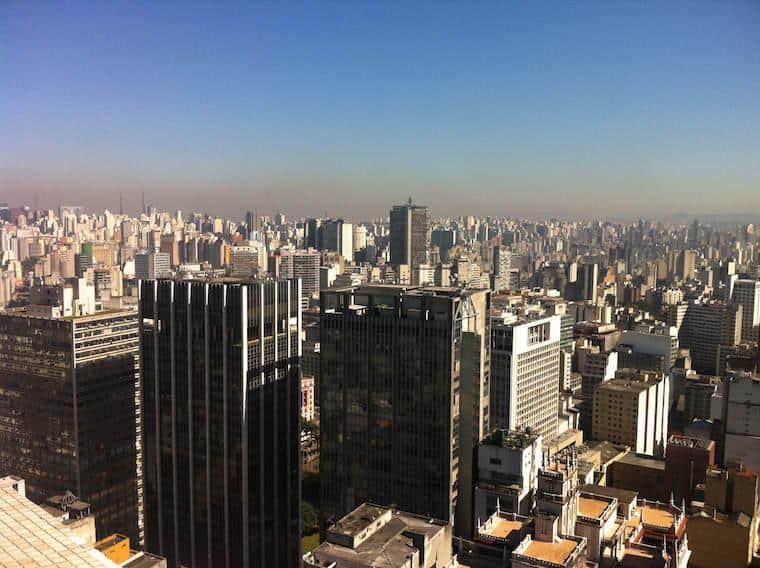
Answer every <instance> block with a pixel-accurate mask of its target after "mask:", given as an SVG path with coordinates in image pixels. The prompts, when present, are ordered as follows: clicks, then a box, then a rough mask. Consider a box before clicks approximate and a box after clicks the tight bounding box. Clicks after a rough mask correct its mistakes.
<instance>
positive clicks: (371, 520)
mask: <svg viewBox="0 0 760 568" xmlns="http://www.w3.org/2000/svg"><path fill="white" fill-rule="evenodd" d="M451 551H452V548H451V526H450V525H449V524H447V523H445V522H443V521H436V520H433V519H429V518H427V517H421V516H418V515H411V514H409V513H404V512H401V511H394V510H392V509H390V508H388V507H380V506H377V505H371V504H368V503H364V504H362V505H360V506H359V507H357V508H356V509H354V510H353V511H352V512H350V513H349V514H348V515H346V516H344V517H343V518H341V519H340V520H339V521H338V522H337V523H335V524H334V525H332V526H331V527H330V528H329V529H328V530H327V538H326V540H325V542H323V543H322V544H320V545H319V546H318V547H317V548H316V549H315V550H313V551H312V552H309V553H307V554H305V555H304V557H303V564H304V566H305V567H306V568H365V567H366V568H370V567H371V568H449V567H453V566H454V559H453V557H452V553H451Z"/></svg>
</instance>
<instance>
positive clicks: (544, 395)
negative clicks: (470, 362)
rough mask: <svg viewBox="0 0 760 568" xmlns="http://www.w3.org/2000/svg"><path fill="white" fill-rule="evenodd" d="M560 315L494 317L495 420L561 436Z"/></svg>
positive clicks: (513, 427)
mask: <svg viewBox="0 0 760 568" xmlns="http://www.w3.org/2000/svg"><path fill="white" fill-rule="evenodd" d="M561 319H562V318H561V316H549V317H543V318H539V319H532V320H531V319H529V320H524V319H515V320H513V321H506V320H504V319H495V320H494V321H493V322H492V327H491V421H492V425H493V426H494V427H499V428H504V429H509V430H517V429H522V428H527V427H529V428H531V430H532V431H533V432H534V433H537V434H540V435H541V436H543V439H544V440H545V441H546V442H549V441H551V440H553V439H554V438H555V437H556V436H557V424H558V419H557V404H558V397H559V375H560V369H559V351H560V327H561Z"/></svg>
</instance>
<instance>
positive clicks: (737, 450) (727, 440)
mask: <svg viewBox="0 0 760 568" xmlns="http://www.w3.org/2000/svg"><path fill="white" fill-rule="evenodd" d="M724 388H725V394H724V397H723V404H724V407H723V424H724V432H725V434H724V442H723V458H724V459H723V461H724V463H727V462H729V461H737V462H741V463H743V464H744V465H745V466H746V467H747V468H748V469H751V470H753V471H760V376H758V375H754V374H752V373H745V372H734V373H732V374H731V375H729V377H728V378H727V379H726V381H725V382H724Z"/></svg>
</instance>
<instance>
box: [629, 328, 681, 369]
mask: <svg viewBox="0 0 760 568" xmlns="http://www.w3.org/2000/svg"><path fill="white" fill-rule="evenodd" d="M616 350H617V352H618V358H619V363H620V367H621V368H625V367H627V368H632V369H642V370H648V371H659V372H661V373H669V372H670V369H671V367H672V366H673V365H674V364H675V362H676V356H677V355H678V334H677V330H676V328H674V327H669V328H667V330H662V333H643V332H639V331H624V332H623V333H622V335H621V336H620V341H619V342H618V345H617V347H616Z"/></svg>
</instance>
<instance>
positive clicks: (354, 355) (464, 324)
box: [320, 286, 488, 522]
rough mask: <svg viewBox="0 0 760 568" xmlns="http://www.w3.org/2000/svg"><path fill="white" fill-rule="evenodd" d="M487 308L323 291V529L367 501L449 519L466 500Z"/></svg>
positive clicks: (412, 292)
mask: <svg viewBox="0 0 760 568" xmlns="http://www.w3.org/2000/svg"><path fill="white" fill-rule="evenodd" d="M487 304H488V292H486V291H478V292H470V291H466V292H465V291H461V290H458V289H453V288H448V289H443V288H437V289H435V290H434V291H430V290H425V289H421V288H414V287H412V288H409V287H403V286H364V287H356V288H341V289H333V290H328V291H322V293H321V307H322V317H321V345H320V351H321V365H320V389H321V390H320V402H321V417H320V418H321V433H322V439H321V460H320V474H321V486H322V508H323V511H322V513H323V516H324V518H323V520H324V521H327V522H330V521H334V520H337V519H339V518H340V517H342V516H343V515H345V514H346V513H347V512H349V511H351V510H353V509H354V508H355V507H357V506H358V505H359V504H361V503H362V502H365V501H371V502H373V503H377V504H381V505H390V504H393V505H394V506H396V507H399V508H401V509H403V510H405V511H409V512H412V513H415V514H421V515H426V516H429V517H434V518H437V519H441V520H444V521H453V519H454V514H455V507H457V506H458V496H460V497H462V498H463V499H465V500H467V499H469V498H470V493H471V488H465V487H462V485H461V478H462V476H461V468H463V467H465V465H464V462H462V461H460V457H461V454H462V452H465V451H467V450H466V449H465V448H467V447H472V446H473V445H474V444H473V442H472V439H473V438H478V437H479V436H481V435H482V433H483V432H484V430H485V428H487V414H486V413H487V408H488V405H487V397H488V394H487V387H486V385H487V375H486V374H485V373H487V365H488V361H487V349H485V346H487V344H486V345H483V342H482V339H481V337H480V336H483V335H484V334H486V333H487V323H486V322H484V321H483V318H484V317H486V316H487V312H486V313H483V310H485V309H486V308H487ZM468 358H469V361H466V360H465V359H468ZM484 424H485V425H484ZM477 441H479V440H477ZM477 441H476V442H475V444H477ZM468 463H469V464H470V465H471V462H468ZM465 492H467V495H465Z"/></svg>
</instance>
